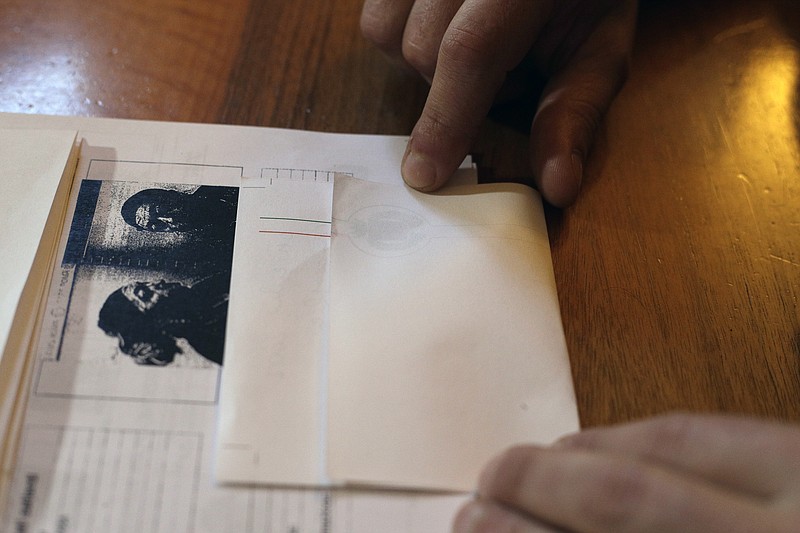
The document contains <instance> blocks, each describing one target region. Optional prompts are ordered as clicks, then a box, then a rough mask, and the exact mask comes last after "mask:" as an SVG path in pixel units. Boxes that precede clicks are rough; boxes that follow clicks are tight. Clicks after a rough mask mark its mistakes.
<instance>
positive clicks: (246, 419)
mask: <svg viewBox="0 0 800 533" xmlns="http://www.w3.org/2000/svg"><path fill="white" fill-rule="evenodd" d="M243 183H244V184H245V185H244V186H243V188H242V198H241V199H240V209H241V211H240V217H239V228H238V230H237V236H236V252H235V254H234V275H233V281H232V283H233V287H234V289H233V291H232V292H233V299H232V302H231V306H232V307H231V309H232V311H231V316H230V320H229V335H230V337H229V338H228V346H227V353H228V355H229V357H231V358H232V360H231V361H229V363H228V366H227V367H226V371H225V377H224V380H223V381H224V387H223V401H222V412H223V413H224V416H222V417H221V426H220V449H219V454H218V463H217V476H218V478H219V479H220V480H225V481H227V482H239V483H262V484H270V485H275V484H290V485H291V484H295V485H298V484H299V485H312V486H313V485H342V484H358V485H370V486H373V487H386V488H398V487H404V488H412V489H426V490H430V489H434V490H451V491H453V490H456V491H458V490H460V491H467V490H470V489H471V488H472V486H473V484H474V483H475V480H476V479H477V476H478V473H479V469H480V468H481V467H482V466H483V465H484V464H485V463H486V461H488V460H489V459H490V458H491V457H492V456H493V455H495V454H497V453H499V452H500V451H502V450H503V449H504V448H505V447H507V446H510V445H513V444H516V443H520V442H537V443H547V442H550V441H552V440H554V439H555V438H557V437H559V436H561V435H563V434H565V433H568V432H572V431H575V430H577V429H578V419H577V409H576V405H575V399H574V394H573V389H572V380H571V374H570V369H569V362H568V358H567V353H566V345H565V342H564V337H563V333H562V329H561V322H560V314H559V309H558V299H557V295H556V290H555V281H554V278H553V271H552V265H551V259H550V250H549V243H548V239H547V232H546V228H545V225H544V216H543V213H542V206H541V200H540V199H539V197H538V196H537V195H536V193H534V192H533V191H531V190H530V189H529V188H527V187H523V186H519V185H481V186H477V185H473V186H464V187H452V188H448V189H447V190H446V191H444V192H442V193H439V194H436V195H430V194H423V193H419V192H416V191H413V190H411V189H409V188H408V187H406V186H404V185H403V184H402V183H397V182H395V183H392V182H391V181H384V182H377V181H369V180H362V179H358V178H357V177H353V176H348V175H344V174H336V175H335V176H334V175H332V174H331V175H325V176H322V175H316V176H308V177H307V178H306V179H302V180H301V179H290V178H288V177H286V178H280V177H277V176H272V177H269V178H268V179H267V178H261V179H259V180H252V179H250V180H245V181H244V182H243ZM286 198H293V199H294V200H292V201H286V200H285V199H286ZM278 250H281V251H282V252H281V253H278ZM244 294H246V295H247V296H246V297H243V298H240V297H239V295H244Z"/></svg>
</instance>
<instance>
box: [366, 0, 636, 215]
mask: <svg viewBox="0 0 800 533" xmlns="http://www.w3.org/2000/svg"><path fill="white" fill-rule="evenodd" d="M635 18H636V0H536V1H532V0H508V1H504V2H498V1H496V0H365V2H364V8H363V11H362V13H361V30H362V32H363V33H364V35H365V36H366V37H367V38H368V39H369V40H371V41H373V42H375V43H376V45H377V46H378V47H379V48H381V49H383V50H384V51H385V52H387V53H388V54H389V55H390V56H393V57H395V58H397V59H399V60H400V61H402V62H404V63H406V64H407V65H409V66H411V67H412V68H413V69H415V70H416V71H418V72H419V73H420V74H421V75H422V76H423V77H425V78H426V79H427V80H428V81H429V82H430V83H431V88H430V93H429V94H428V99H427V102H426V103H425V107H424V109H423V111H422V115H421V116H420V118H419V121H418V122H417V124H416V126H415V127H414V130H413V132H412V133H411V140H410V142H409V145H408V150H407V151H406V154H405V156H404V158H403V165H402V173H403V178H404V179H405V180H406V182H407V183H408V184H409V185H411V186H412V187H415V188H417V189H420V190H424V191H429V190H435V189H436V188H438V187H440V186H441V185H442V184H444V182H445V181H446V180H447V179H448V178H449V176H450V175H451V174H452V173H453V172H454V171H455V170H456V169H457V168H458V166H459V164H460V163H461V161H462V160H463V159H464V157H465V156H466V154H467V152H468V151H469V149H470V147H471V145H472V143H473V141H474V140H475V138H476V136H477V133H478V130H479V127H480V125H481V122H482V121H483V119H484V118H485V117H486V116H487V114H488V112H489V110H490V108H491V106H492V102H493V101H494V99H495V97H496V95H497V94H498V92H499V91H500V90H501V88H502V86H503V83H504V81H505V80H506V76H507V74H508V73H509V72H510V71H512V70H513V69H515V68H516V67H518V66H519V65H520V64H522V63H525V64H528V63H531V64H532V65H533V66H534V68H535V69H536V70H537V71H538V72H539V73H540V74H542V75H544V76H546V77H547V78H548V83H547V84H546V86H545V88H544V91H543V92H542V95H541V98H540V100H539V103H538V111H537V113H536V116H535V118H534V119H533V123H532V125H531V136H530V159H531V165H532V169H533V174H534V178H535V180H536V182H537V185H538V187H539V190H540V192H541V193H542V195H543V196H544V197H545V199H547V200H548V201H549V202H550V203H552V204H554V205H556V206H566V205H568V204H570V203H572V202H573V201H574V199H575V197H576V196H577V194H578V191H579V189H580V183H581V179H582V175H583V165H584V161H585V158H586V155H587V153H588V152H589V148H590V146H591V144H592V139H593V136H594V132H595V130H596V129H597V126H598V123H599V122H600V120H601V118H602V117H603V115H604V114H605V112H606V110H607V108H608V106H609V105H610V104H611V101H612V100H613V98H614V96H615V95H616V94H617V92H618V91H619V89H620V87H621V85H622V82H623V81H624V78H625V76H626V73H627V66H628V56H629V52H630V48H631V45H632V41H633V33H634V26H635Z"/></svg>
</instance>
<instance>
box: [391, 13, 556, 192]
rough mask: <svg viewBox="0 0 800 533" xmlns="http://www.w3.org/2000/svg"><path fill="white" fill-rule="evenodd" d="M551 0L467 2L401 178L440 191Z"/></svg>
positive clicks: (447, 38)
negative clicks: (439, 188)
mask: <svg viewBox="0 0 800 533" xmlns="http://www.w3.org/2000/svg"><path fill="white" fill-rule="evenodd" d="M550 3H551V2H544V1H531V0H508V1H505V2H494V1H491V0H467V1H466V2H464V4H462V5H461V7H460V9H459V10H458V12H457V13H456V15H455V16H454V17H453V20H452V21H451V23H450V26H449V27H448V29H447V31H446V32H445V34H444V38H443V39H442V43H441V46H440V48H439V56H438V59H437V64H436V71H435V72H434V75H433V80H432V82H431V89H430V92H429V93H428V100H427V101H426V102H425V107H424V109H423V110H422V114H421V116H420V118H419V120H418V121H417V124H416V126H415V127H414V130H413V131H412V133H411V139H410V141H409V143H408V148H407V150H406V154H405V156H404V158H403V166H402V172H403V178H404V179H405V180H406V182H407V183H408V184H409V185H411V186H412V187H415V188H417V189H420V190H425V191H428V190H434V189H437V188H438V187H440V186H441V185H442V184H443V183H444V182H445V181H446V180H447V179H448V178H449V177H450V175H451V174H452V173H453V172H454V171H455V170H456V168H458V165H459V164H460V163H461V161H462V160H463V159H464V156H465V155H466V154H467V152H468V150H469V148H470V146H471V144H472V142H473V140H474V139H475V137H476V135H477V132H478V128H479V126H480V125H481V123H482V122H483V120H484V118H485V117H486V115H487V113H488V112H489V109H490V108H491V105H492V101H493V100H494V97H495V95H496V94H497V92H498V90H499V89H500V87H501V86H502V84H503V81H504V79H505V76H506V73H507V72H508V71H509V70H511V69H513V68H514V67H515V66H516V65H517V64H519V63H520V62H521V61H522V59H523V58H524V57H525V54H526V53H527V52H528V50H530V48H531V46H532V45H533V43H534V41H535V39H536V36H537V35H538V33H539V31H540V30H541V28H542V25H543V23H544V20H546V16H547V11H546V10H547V9H548V5H549V4H550Z"/></svg>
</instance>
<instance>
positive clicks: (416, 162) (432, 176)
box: [401, 149, 436, 190]
mask: <svg viewBox="0 0 800 533" xmlns="http://www.w3.org/2000/svg"><path fill="white" fill-rule="evenodd" d="M401 172H402V174H403V179H404V180H405V182H406V183H408V185H409V186H411V187H414V188H415V189H420V190H425V189H427V188H430V187H432V186H433V184H434V183H436V168H435V167H434V166H433V163H431V161H430V160H429V159H428V158H427V157H425V156H424V155H421V154H419V153H417V152H415V151H413V150H411V149H409V151H407V152H406V155H405V157H404V158H403V166H402V170H401Z"/></svg>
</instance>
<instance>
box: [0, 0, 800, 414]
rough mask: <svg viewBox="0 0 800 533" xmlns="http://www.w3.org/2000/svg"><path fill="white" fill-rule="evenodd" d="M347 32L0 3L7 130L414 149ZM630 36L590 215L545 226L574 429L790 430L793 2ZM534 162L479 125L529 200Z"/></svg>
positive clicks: (214, 10) (273, 12)
mask: <svg viewBox="0 0 800 533" xmlns="http://www.w3.org/2000/svg"><path fill="white" fill-rule="evenodd" d="M645 1H646V0H645ZM359 11H360V1H359V0H332V1H328V2H319V1H317V0H295V1H292V2H286V1H279V0H262V1H247V0H231V1H229V2H211V1H208V0H200V1H193V2H190V1H188V0H141V1H139V2H132V1H125V0H107V1H105V2H89V1H84V0H59V1H55V0H0V13H1V14H2V16H0V111H11V112H25V113H49V114H75V115H91V116H108V117H119V118H139V119H156V120H176V121H196V122H221V123H230V124H252V125H260V126H279V127H290V128H305V129H311V130H322V131H339V132H360V133H383V134H407V133H409V132H410V131H411V128H412V126H413V124H414V122H415V120H416V117H417V115H418V113H419V111H420V109H421V106H422V104H423V102H424V98H425V95H426V86H425V85H424V83H422V82H421V81H419V80H418V79H415V78H414V77H412V76H409V75H407V74H403V73H400V72H397V71H395V70H394V69H393V68H392V67H391V66H390V65H389V64H388V62H387V61H385V60H384V58H383V57H382V56H381V55H380V54H379V53H378V52H377V51H376V50H375V49H373V48H372V47H371V46H370V45H369V44H368V43H366V42H365V41H364V40H363V39H362V38H361V36H360V34H359V32H358V18H359ZM640 19H641V20H640V31H639V34H638V39H637V43H636V49H635V53H634V58H633V69H632V73H631V78H630V81H629V82H628V84H627V86H626V87H625V88H624V90H623V92H622V94H621V95H620V97H619V98H618V100H617V101H616V103H615V105H614V106H613V108H612V110H611V113H610V114H609V116H608V117H607V120H606V122H605V124H604V126H603V128H602V131H601V133H600V135H599V138H598V140H597V145H596V147H595V150H594V152H593V154H592V157H591V160H590V162H589V164H588V165H587V177H586V179H585V185H584V190H583V194H582V196H581V198H580V199H579V201H578V203H577V204H576V205H574V206H573V207H571V208H569V209H566V210H564V211H558V210H555V209H548V213H547V214H548V224H549V229H550V232H551V243H552V249H553V259H554V263H555V272H556V279H557V282H558V289H559V295H560V301H561V306H562V315H563V321H564V328H565V331H566V337H567V343H568V346H569V351H570V356H571V361H572V368H573V373H574V377H575V385H576V391H577V396H578V403H579V407H580V414H581V419H582V421H583V424H584V425H586V426H592V425H597V424H603V423H609V422H616V421H623V420H629V419H632V418H636V417H641V416H645V415H651V414H655V413H660V412H664V411H668V410H675V409H683V410H691V411H729V412H741V413H750V414H756V415H763V416H769V417H777V418H781V419H790V420H800V312H798V297H800V66H799V65H800V44H798V40H799V39H800V8H799V7H798V6H797V0H773V1H767V0H763V1H759V0H727V1H724V2H723V1H711V0H709V1H706V2H690V1H667V0H662V1H655V0H651V1H649V2H647V3H646V4H645V5H643V6H642V9H641V15H640ZM526 142H527V139H526V137H525V135H524V134H523V133H519V132H518V131H517V130H515V129H514V128H512V127H509V126H506V125H504V124H502V123H500V122H488V123H487V124H486V128H485V131H484V135H483V136H482V137H481V139H480V140H479V142H478V143H477V145H476V147H475V156H476V158H477V159H478V160H479V162H480V166H481V171H482V173H483V175H484V176H488V177H490V178H491V179H526V178H527V177H528V174H529V170H528V169H527V164H526V159H525V157H526V156H525V148H526Z"/></svg>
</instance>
